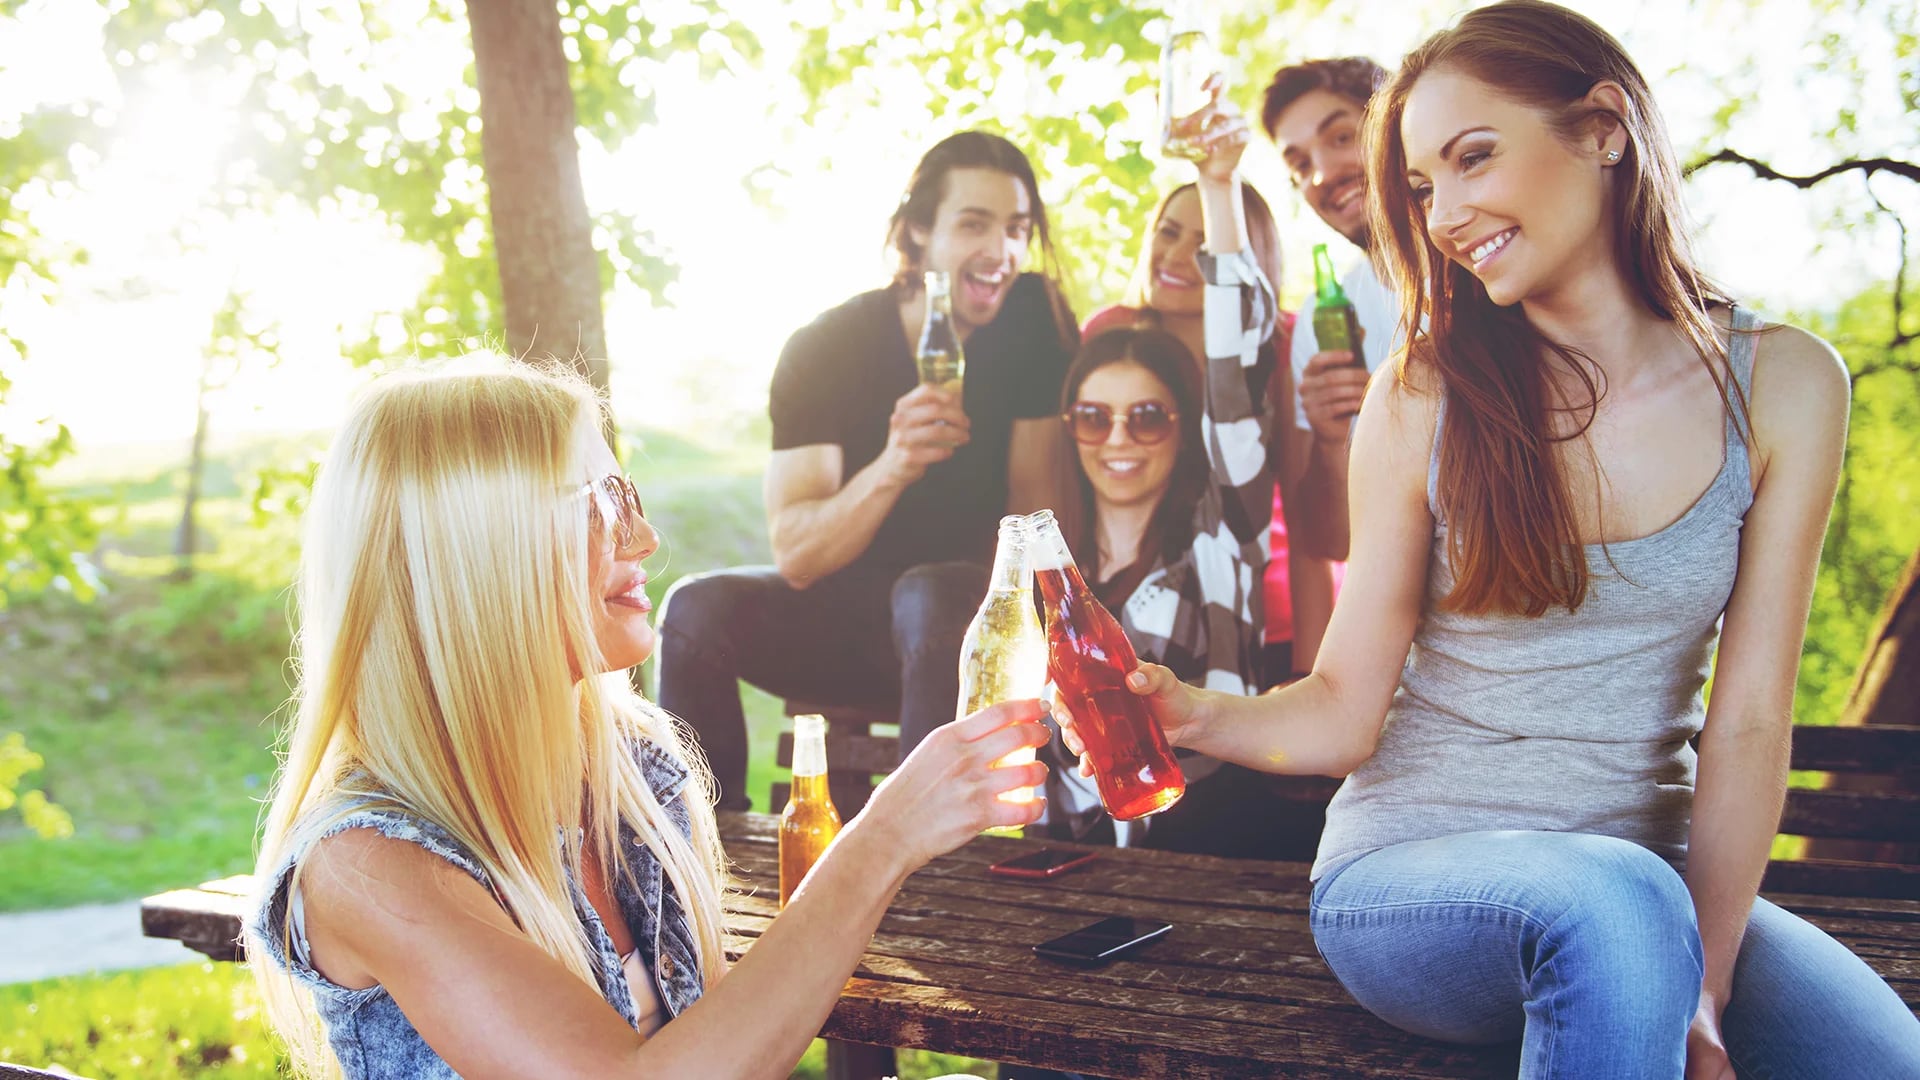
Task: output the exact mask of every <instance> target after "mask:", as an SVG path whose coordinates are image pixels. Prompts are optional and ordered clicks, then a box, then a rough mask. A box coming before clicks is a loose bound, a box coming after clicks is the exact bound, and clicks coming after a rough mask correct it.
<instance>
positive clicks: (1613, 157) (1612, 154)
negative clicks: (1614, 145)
mask: <svg viewBox="0 0 1920 1080" xmlns="http://www.w3.org/2000/svg"><path fill="white" fill-rule="evenodd" d="M1607 160H1608V161H1619V160H1620V151H1618V150H1609V151H1607Z"/></svg>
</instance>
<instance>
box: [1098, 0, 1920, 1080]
mask: <svg viewBox="0 0 1920 1080" xmlns="http://www.w3.org/2000/svg"><path fill="white" fill-rule="evenodd" d="M1367 124H1368V131H1367V146H1368V188H1369V196H1368V198H1369V199H1370V200H1371V206H1370V218H1371V222H1372V239H1373V245H1372V247H1373V251H1374V255H1375V259H1376V260H1377V262H1379V263H1380V264H1381V266H1382V267H1383V269H1384V270H1385V271H1386V275H1385V276H1387V277H1389V279H1392V280H1397V281H1398V283H1399V289H1400V293H1401V297H1402V315H1403V318H1404V320H1405V325H1407V326H1410V327H1415V328H1418V329H1417V330H1416V332H1415V333H1414V334H1413V335H1412V340H1411V343H1410V346H1409V350H1408V353H1407V355H1406V356H1405V357H1403V358H1402V359H1401V362H1400V363H1399V364H1397V365H1396V372H1395V376H1389V377H1384V378H1378V379H1375V380H1374V381H1373V384H1372V386H1371V387H1370V388H1369V390H1368V392H1367V399H1366V405H1365V407H1364V408H1363V409H1362V410H1361V412H1360V415H1359V419H1358V421H1357V426H1356V428H1355V431H1354V436H1353V439H1354V445H1353V452H1352V473H1351V510H1352V518H1353V520H1352V526H1353V530H1352V531H1353V548H1352V555H1351V564H1350V569H1349V572H1348V575H1347V581H1346V588H1345V590H1344V592H1342V594H1341V596H1340V599H1339V602H1338V605H1337V606H1336V608H1335V611H1334V615H1333V620H1332V623H1331V625H1330V626H1329V628H1328V631H1327V636H1326V640H1325V644H1324V646H1323V647H1322V649H1321V652H1320V655H1319V658H1318V661H1317V662H1316V664H1315V667H1314V671H1313V673H1312V674H1311V675H1309V676H1307V677H1306V678H1304V679H1302V680H1300V681H1299V682H1297V683H1294V684H1293V685H1291V686H1289V687H1286V688H1285V689H1283V690H1281V691H1279V692H1278V693H1275V694H1271V695H1268V696H1264V697H1259V698H1235V697H1230V696H1226V695H1220V694H1213V693H1209V692H1206V691H1201V690H1195V689H1193V688H1191V687H1187V686H1184V685H1182V684H1181V683H1179V682H1178V681H1177V680H1175V679H1173V678H1171V677H1170V676H1169V675H1168V673H1167V672H1166V671H1165V669H1163V668H1158V667H1155V666H1152V665H1144V666H1143V667H1142V668H1141V670H1140V671H1139V672H1136V673H1135V674H1134V675H1133V676H1132V677H1131V680H1130V681H1131V682H1132V684H1133V686H1134V689H1135V691H1136V692H1137V693H1141V694H1143V695H1147V696H1148V697H1149V699H1150V702H1151V704H1152V707H1153V709H1154V712H1155V714H1156V715H1157V716H1158V717H1159V718H1160V720H1161V722H1162V723H1163V725H1164V726H1165V727H1166V729H1167V733H1168V735H1169V736H1170V737H1171V738H1172V739H1173V741H1174V742H1175V743H1176V744H1178V745H1182V746H1189V747H1192V748H1194V749H1196V750H1199V751H1201V752H1203V753H1206V754H1209V755H1212V756H1214V757H1217V758H1222V759H1225V760H1227V761H1233V762H1239V763H1241V764H1245V765H1249V766H1253V767H1256V768H1264V769H1267V770H1269V771H1273V772H1285V773H1325V774H1330V775H1334V776H1346V777H1347V780H1346V783H1345V784H1343V785H1342V787H1341V789H1340V793H1339V794H1338V796H1336V797H1335V799H1334V801H1333V804H1332V805H1331V806H1330V807H1329V808H1328V811H1327V827H1326V832H1325V835H1324V837H1323V839H1322V842H1321V847H1320V855H1319V859H1318V861H1317V862H1316V863H1315V866H1314V878H1315V888H1314V893H1313V913H1312V918H1313V931H1314V937H1315V940H1316V942H1317V944H1318V945H1319V947H1320V950H1321V952H1322V954H1323V955H1324V956H1325V957H1326V960H1327V963H1328V964H1329V965H1330V966H1331V967H1332V969H1333V971H1334V974H1335V975H1337V976H1338V977H1339V978H1340V981H1341V982H1342V983H1343V984H1344V985H1345V986H1346V987H1347V989H1348V990H1349V991H1350V992H1351V993H1352V994H1353V995H1354V996H1355V997H1356V998H1357V999H1359V1001H1360V1003H1361V1004H1362V1005H1364V1006H1366V1007H1367V1008H1368V1009H1369V1010H1371V1011H1372V1012H1373V1013H1375V1014H1376V1015H1378V1016H1380V1017H1381V1018H1383V1019H1385V1020H1387V1021H1389V1022H1390V1023H1393V1024H1396V1025H1398V1026H1400V1027H1402V1028H1405V1029H1407V1030H1409V1031H1412V1032H1415V1033H1418V1034H1423V1035H1427V1036H1430V1037H1433V1038H1438V1039H1446V1040H1450V1041H1455V1042H1472V1043H1480V1042H1498V1041H1504V1040H1512V1039H1519V1040H1520V1041H1521V1062H1522V1064H1521V1074H1522V1076H1526V1077H1548V1076H1551V1077H1604V1078H1607V1080H1627V1078H1637V1077H1647V1078H1662V1080H1672V1078H1676V1077H1680V1076H1682V1075H1684V1076H1686V1077H1687V1078H1688V1080H1696V1078H1711V1080H1725V1078H1730V1077H1732V1076H1734V1075H1736V1073H1737V1075H1738V1076H1740V1077H1741V1078H1743V1080H1744V1078H1748V1077H1795V1078H1809V1077H1828V1076H1831V1077H1867V1076H1874V1077H1879V1076H1886V1077H1892V1076H1903V1077H1906V1076H1920V1022H1916V1020H1915V1018H1914V1015H1913V1013H1912V1012H1911V1011H1909V1010H1908V1009H1907V1007H1906V1006H1905V1005H1904V1004H1903V1003H1902V1002H1901V1001H1900V999H1899V997H1898V996H1897V995H1895V994H1894V992H1893V991H1892V990H1891V989H1890V988H1889V987H1888V986H1887V985H1886V983H1885V982H1883V981H1882V980H1881V979H1880V978H1879V977H1878V976H1876V975H1875V974H1874V973H1873V972H1872V970H1870V969H1869V968H1868V967H1867V966H1866V965H1865V964H1864V963H1862V962H1861V961H1860V960H1859V959H1857V958H1856V957H1854V956H1853V955H1852V954H1851V953H1849V952H1848V951H1847V949H1846V948H1845V947H1843V946H1841V945H1840V944H1839V943H1837V942H1835V941H1834V940H1833V939H1831V938H1829V937H1828V936H1826V935H1825V934H1824V933H1822V932H1821V931H1819V930H1817V929H1815V928H1814V927H1812V926H1811V925H1809V924H1807V923H1805V922H1803V921H1802V920H1800V919H1799V918H1797V917H1796V916H1793V915H1791V914H1789V913H1787V912H1785V911H1782V910H1781V909H1780V908H1777V907H1775V906H1774V905H1772V904H1770V903H1768V902H1767V901H1765V900H1762V899H1759V898H1758V897H1757V895H1756V894H1757V889H1758V887H1759V882H1760V875H1761V872H1762V870H1763V869H1764V867H1765V865H1766V860H1767V853H1768V849H1769V846H1770V843H1771V841H1772V838H1773V833H1774V829H1775V826H1776V824H1777V822H1778V820H1779V814H1780V807H1781V803H1782V800H1783V799H1784V796H1785V787H1786V772H1787V750H1788V741H1789V739H1788V736H1789V731H1788V727H1789V724H1790V721H1791V708H1792V702H1793V686H1794V678H1795V670H1796V667H1797V664H1798V659H1799V656H1800V648H1801V643H1802V639H1803V638H1804V636H1805V630H1806V620H1807V609H1808V605H1809V603H1810V600H1811V595H1812V590H1813V580H1814V571H1815V567H1816V566H1817V564H1818V561H1819V557H1820V544H1821V538H1822V536H1823V534H1824V532H1825V527H1826V521H1827V515H1828V512H1829V510H1830V508H1831V505H1832V500H1833V493H1834V488H1835V485H1836V484H1837V482H1838V477H1839V472H1840V463H1841V455H1842V451H1843V448H1844V445H1845V438H1846V417H1847V397H1848V389H1849V387H1848V381H1847V375H1846V371H1845V368H1844V367H1843V365H1842V364H1841V363H1840V361H1839V359H1838V357H1837V356H1835V354H1834V352H1833V350H1832V349H1831V348H1829V347H1828V346H1827V345H1826V343H1824V342H1822V341H1820V340H1819V339H1817V338H1815V337H1813V336H1811V335H1809V334H1807V333H1805V332H1803V331H1801V330H1798V329H1795V328H1793V327H1787V326H1763V325H1762V324H1761V322H1760V321H1759V320H1758V319H1757V318H1755V317H1754V316H1753V315H1752V314H1751V313H1749V312H1747V311H1745V310H1742V309H1737V308H1734V307H1733V306H1732V305H1731V304H1729V303H1728V302H1727V301H1726V300H1724V299H1723V298H1722V297H1721V296H1719V295H1718V294H1717V293H1716V292H1715V291H1714V290H1713V289H1712V287H1711V286H1710V285H1708V284H1707V282H1706V281H1705V280H1704V279H1703V277H1702V275H1701V273H1700V271H1699V270H1698V269H1697V268H1696V266H1695V263H1694V261H1693V258H1692V256H1691V254H1690V253H1689V251H1688V249H1687V244H1686V237H1685V232H1684V229H1683V224H1682V221H1681V207H1680V192H1679V180H1678V178H1679V175H1680V174H1679V170H1678V168H1677V166H1676V163H1675V161H1674V155H1673V151H1672V148H1671V146H1670V145H1669V144H1668V141H1667V137H1666V133H1665V130H1664V127H1663V124H1662V121H1661V119H1660V114H1659V111H1658V109H1657V108H1656V106H1655V104H1654V101H1653V99H1652V96H1651V94H1650V93H1649V91H1648V88H1647V84H1646V81H1645V79H1644V78H1643V77H1642V76H1641V74H1640V72H1639V71H1638V70H1637V69H1636V68H1635V67H1634V65H1633V63H1632V61H1631V60H1630V59H1628V57H1627V56H1626V55H1625V53H1624V52H1623V51H1622V50H1621V48H1620V46H1619V44H1618V43H1617V42H1615V41H1614V40H1613V39H1612V38H1611V37H1610V36H1608V35H1607V34H1606V33H1605V32H1604V31H1603V30H1601V29H1600V28H1598V27H1597V26H1595V25H1593V24H1592V23H1591V22H1589V21H1588V20H1586V19H1585V18H1582V17H1581V16H1579V15H1575V14H1573V13H1572V12H1569V11H1566V10H1564V9H1561V8H1558V7H1554V6H1552V5H1550V4H1545V3H1540V2H1536V0H1510V2H1506V3H1498V4H1494V5H1492V6H1490V7H1484V8H1480V9H1478V10H1476V11H1473V12H1471V13H1469V14H1467V15H1465V16H1463V17H1462V18H1461V19H1460V20H1459V22H1458V23H1457V24H1456V25H1455V26H1454V27H1453V28H1451V29H1448V30H1445V31H1442V32H1441V33H1439V34H1437V35H1435V36H1434V37H1433V38H1431V39H1429V40H1428V41H1427V42H1426V43H1425V44H1424V45H1422V46H1421V47H1420V48H1418V49H1416V50H1415V51H1414V52H1413V53H1412V54H1410V55H1409V56H1408V58H1407V59H1406V61H1405V63H1404V64H1403V66H1402V67H1401V69H1400V71H1399V72H1398V73H1397V74H1396V75H1395V77H1394V79H1393V81H1392V82H1391V83H1390V84H1389V85H1388V87H1387V88H1386V89H1384V90H1382V91H1381V93H1380V94H1379V95H1378V96H1376V97H1375V98H1374V100H1373V102H1372V103H1371V105H1370V107H1369V116H1368V120H1367ZM1716 643H1717V645H1718V654H1717V658H1716V655H1715V646H1716ZM1709 671H1711V672H1712V673H1713V675H1714V677H1715V682H1714V692H1713V703H1712V708H1711V709H1708V708H1706V707H1705V706H1704V705H1703V703H1702V700H1701V688H1702V684H1703V682H1704V681H1705V679H1706V677H1707V675H1708V673H1709ZM1694 736H1698V744H1699V749H1698V757H1697V760H1696V755H1695V751H1694V749H1693V748H1692V747H1691V746H1690V745H1689V739H1691V738H1693V737H1694Z"/></svg>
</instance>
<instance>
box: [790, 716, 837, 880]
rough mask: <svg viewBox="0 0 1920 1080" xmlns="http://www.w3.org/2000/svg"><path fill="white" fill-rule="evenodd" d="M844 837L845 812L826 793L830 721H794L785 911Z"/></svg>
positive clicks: (809, 718)
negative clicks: (836, 841)
mask: <svg viewBox="0 0 1920 1080" xmlns="http://www.w3.org/2000/svg"><path fill="white" fill-rule="evenodd" d="M839 834H840V813H839V811H837V810H835V809H834V808H833V798H832V796H830V795H828V794H827V720H826V718H825V717H823V716H817V715H807V716H796V717H794V718H793V788H792V791H791V792H790V793H789V794H788V796H787V808H786V809H785V810H783V811H781V812H780V906H781V907H786V906H787V900H788V899H789V898H790V897H792V896H793V893H794V890H795V889H798V888H799V887H800V883H801V882H802V881H804V880H806V876H807V871H809V870H811V869H813V864H814V863H816V862H818V861H819V859H820V854H821V852H824V851H826V850H827V845H828V844H831V843H833V838H834V837H835V836H838V835H839Z"/></svg>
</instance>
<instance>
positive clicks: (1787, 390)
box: [1751, 323, 1853, 446]
mask: <svg viewBox="0 0 1920 1080" xmlns="http://www.w3.org/2000/svg"><path fill="white" fill-rule="evenodd" d="M1852 394H1853V383H1852V380H1851V377H1850V376H1849V375H1848V373H1847V365H1846V361H1844V360H1842V359H1841V358H1840V354H1839V353H1838V352H1835V351H1834V348H1833V346H1832V345H1829V344H1827V342H1826V341H1824V340H1823V339H1821V338H1820V337H1818V336H1816V335H1814V334H1811V333H1809V332H1807V331H1806V330H1803V329H1801V328H1800V327H1798V326H1790V325H1788V324H1786V323H1772V324H1768V325H1766V326H1764V327H1762V328H1761V329H1760V330H1759V331H1758V341H1757V342H1756V343H1755V351H1754V361H1753V397H1752V402H1751V408H1752V410H1753V430H1754V437H1755V438H1756V439H1757V440H1758V441H1759V442H1760V443H1761V444H1762V445H1763V446H1782V445H1791V444H1792V443H1794V442H1797V441H1799V440H1801V439H1805V438H1813V439H1819V440H1822V441H1824V440H1825V439H1826V438H1827V437H1829V436H1831V435H1832V434H1833V433H1834V432H1844V431H1845V429H1846V419H1847V408H1848V403H1849V401H1850V399H1851V397H1852Z"/></svg>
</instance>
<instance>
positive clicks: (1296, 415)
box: [1288, 252, 1407, 431]
mask: <svg viewBox="0 0 1920 1080" xmlns="http://www.w3.org/2000/svg"><path fill="white" fill-rule="evenodd" d="M1340 287H1341V288H1342V289H1344V290H1346V293H1347V300H1348V301H1349V302H1351V303H1352V304H1353V313H1354V315H1355V316H1356V317H1358V318H1359V320H1360V329H1361V330H1362V331H1364V332H1365V338H1364V339H1363V340H1362V341H1361V344H1360V352H1361V355H1362V356H1363V357H1364V358H1365V359H1366V362H1367V371H1368V372H1369V373H1371V372H1374V371H1377V370H1379V368H1380V365H1381V364H1383V363H1385V362H1386V359H1387V357H1389V356H1392V355H1393V354H1394V353H1396V352H1399V351H1400V349H1401V347H1402V346H1404V345H1406V343H1407V339H1406V337H1405V336H1403V335H1402V334H1401V333H1400V332H1399V330H1400V301H1399V298H1398V297H1396V296H1395V295H1394V294H1393V291H1392V290H1390V289H1388V288H1387V287H1386V286H1385V285H1384V284H1382V283H1381V281H1380V278H1379V277H1378V276H1377V275H1375V274H1374V272H1373V260H1371V259H1368V258H1367V257H1366V255H1365V253H1364V252H1363V253H1362V254H1361V258H1360V261H1359V262H1357V263H1355V264H1354V265H1353V266H1352V267H1351V268H1349V269H1348V270H1347V272H1346V274H1345V275H1343V276H1342V277H1341V278H1340ZM1315 299H1316V298H1315V297H1313V296H1308V297H1307V302H1306V303H1305V304H1304V305H1302V306H1301V308H1300V319H1299V321H1298V322H1296V323H1294V327H1293V352H1292V353H1291V354H1290V355H1289V357H1288V359H1289V361H1290V362H1291V363H1292V364H1293V385H1294V386H1296V387H1298V386H1299V385H1300V380H1301V378H1302V377H1304V376H1305V375H1306V373H1307V361H1309V360H1311V359H1313V354H1315V353H1317V352H1319V351H1320V346H1319V345H1318V344H1316V343H1315V342H1314V339H1313V305H1314V301H1315ZM1293 424H1294V426H1295V427H1297V428H1299V429H1300V430H1301V431H1310V430H1312V428H1311V425H1309V424H1308V423H1307V407H1306V405H1305V404H1304V403H1303V402H1302V401H1301V400H1300V395H1299V393H1297V392H1296V393H1295V394H1294V396H1293Z"/></svg>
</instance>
